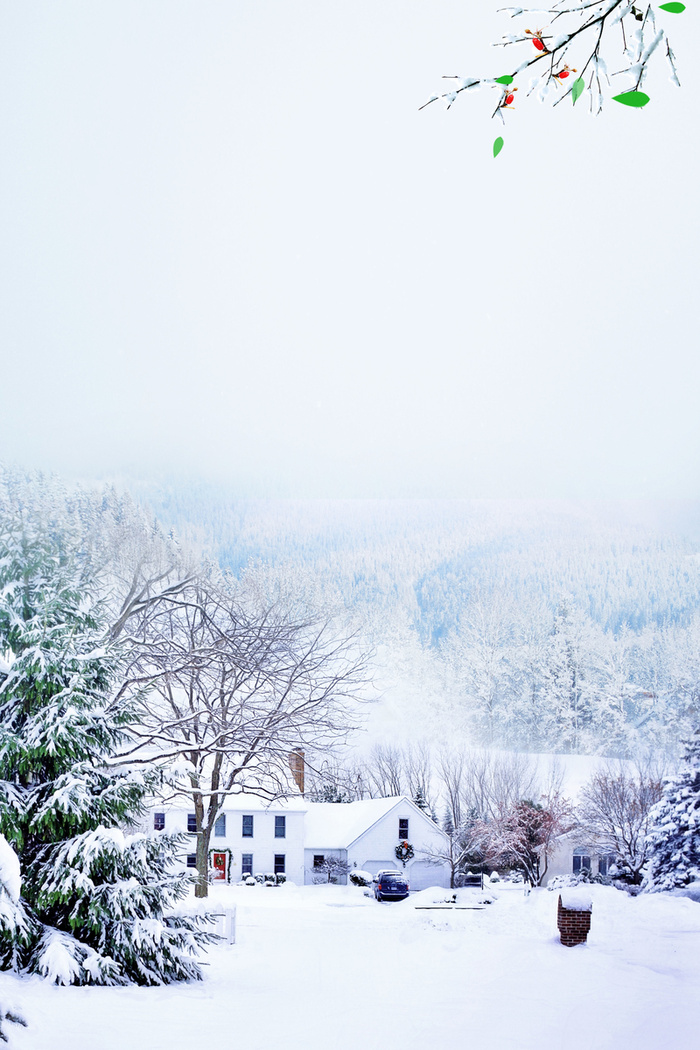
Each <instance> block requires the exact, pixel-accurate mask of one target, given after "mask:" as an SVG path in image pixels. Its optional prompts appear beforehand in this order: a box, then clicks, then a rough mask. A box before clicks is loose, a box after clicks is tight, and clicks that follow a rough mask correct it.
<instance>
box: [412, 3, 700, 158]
mask: <svg viewBox="0 0 700 1050" xmlns="http://www.w3.org/2000/svg"><path fill="white" fill-rule="evenodd" d="M657 8H658V11H659V12H663V13H664V15H666V14H670V15H676V14H681V13H682V12H683V11H684V10H685V6H684V4H682V3H664V4H659V5H657ZM503 10H504V11H505V12H506V13H508V14H510V17H511V18H521V17H523V16H525V15H533V14H534V13H535V11H534V10H533V9H525V8H522V7H511V8H503ZM536 13H537V14H539V15H545V16H547V19H548V21H547V24H546V25H545V26H544V28H542V29H523V30H521V31H520V32H519V33H516V34H513V35H509V36H505V37H504V38H503V39H502V40H501V41H500V42H499V44H497V45H496V46H497V47H498V46H500V47H510V46H512V45H515V44H527V45H529V47H530V48H533V49H534V54H533V52H532V50H530V51H529V52H526V53H525V57H524V58H523V60H522V61H521V62H520V63H519V65H517V66H516V67H515V68H514V69H513V70H512V71H511V72H510V73H506V74H504V75H503V76H499V77H481V78H475V77H459V76H448V77H444V78H443V79H444V80H453V81H455V82H456V83H455V84H454V86H453V88H452V89H451V90H449V91H445V92H443V93H442V94H441V95H433V96H432V98H429V99H428V101H427V102H425V103H424V104H423V105H422V106H420V109H425V107H426V106H429V105H430V104H431V103H432V102H438V101H440V100H442V101H443V102H444V103H445V104H446V106H447V108H448V109H449V108H450V107H451V106H452V104H453V103H454V102H455V100H456V99H457V98H458V96H459V95H461V94H462V93H463V92H465V91H472V90H474V89H475V88H479V87H491V88H494V89H496V90H497V91H498V100H497V102H496V106H495V109H494V111H493V114H492V116H494V117H496V116H498V117H499V118H500V119H501V121H502V122H503V123H504V124H505V122H506V117H505V114H506V113H507V112H509V111H511V110H512V109H513V108H514V102H515V92H516V91H517V90H518V87H523V86H525V85H524V84H523V80H524V78H525V75H526V73H527V72H528V71H530V73H531V74H533V73H534V74H536V75H535V76H534V77H533V76H531V77H530V79H529V82H528V84H527V86H526V90H525V92H524V93H525V94H526V95H532V94H533V93H534V92H537V96H538V98H539V99H540V101H544V100H545V99H547V98H548V97H549V96H551V95H552V94H553V95H554V96H556V97H554V99H553V104H554V105H555V106H557V105H559V103H560V102H563V101H564V99H566V98H571V101H572V104H574V105H575V104H576V102H577V101H578V100H579V98H581V96H582V95H587V96H588V99H589V105H590V110H591V112H592V113H595V114H598V113H600V112H601V110H602V108H603V101H604V97H605V95H606V93H607V89H608V88H610V87H611V77H618V76H626V77H628V78H629V80H628V84H629V85H630V86H628V87H627V89H626V90H624V91H622V92H619V93H618V94H615V95H612V99H613V101H614V102H619V103H621V104H622V105H626V106H631V107H632V108H635V109H641V108H643V107H644V106H645V105H646V104H647V103H648V102H649V101H650V100H649V96H648V95H647V94H646V93H645V92H644V91H642V90H641V87H642V85H643V83H644V80H645V78H646V76H647V72H648V67H649V61H650V59H651V57H652V55H653V54H654V53H655V52H658V51H659V48H662V50H665V53H666V58H667V61H668V64H669V68H670V77H671V80H672V81H673V83H674V84H676V85H677V86H678V87H680V81H679V79H678V74H677V72H676V64H675V55H674V54H673V51H672V49H671V45H670V42H669V40H668V37H667V35H666V30H665V28H664V26H663V25H657V14H656V12H655V9H654V7H653V6H652V5H651V4H649V5H648V7H647V8H646V10H645V11H643V10H641V9H640V8H638V7H636V6H635V3H634V2H631V0H578V2H577V0H573V2H572V0H559V2H558V3H555V4H554V5H553V7H551V8H545V9H539V8H538V9H536ZM556 30H561V31H560V32H557V31H556ZM662 45H664V46H663V47H662ZM620 49H621V51H622V63H621V64H622V68H621V69H618V70H616V71H615V72H613V73H611V74H609V73H608V67H607V61H610V59H611V57H612V55H614V54H615V53H617V54H618V55H619V53H620ZM604 52H605V57H604ZM606 58H607V61H606ZM569 62H571V63H572V64H569ZM574 62H576V63H577V64H576V65H574V64H573V63H574ZM575 74H578V75H575ZM517 78H520V81H521V83H520V84H519V85H516V84H515V81H516V79H517ZM502 148H503V139H502V138H501V137H499V138H497V139H496V141H495V143H494V150H493V154H494V157H495V156H498V154H499V153H500V151H501V149H502Z"/></svg>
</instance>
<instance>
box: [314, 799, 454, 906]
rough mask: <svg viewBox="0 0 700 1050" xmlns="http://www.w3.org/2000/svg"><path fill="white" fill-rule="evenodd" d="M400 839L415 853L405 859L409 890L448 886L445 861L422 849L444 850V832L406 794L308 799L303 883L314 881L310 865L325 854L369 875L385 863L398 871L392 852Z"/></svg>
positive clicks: (319, 862) (319, 861)
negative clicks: (344, 800) (343, 799)
mask: <svg viewBox="0 0 700 1050" xmlns="http://www.w3.org/2000/svg"><path fill="white" fill-rule="evenodd" d="M403 842H407V843H409V844H410V846H411V848H412V851H413V857H412V858H411V859H410V860H407V861H406V863H405V871H406V875H407V876H408V880H409V883H410V886H411V889H412V890H420V889H424V888H425V887H427V886H449V884H450V874H449V865H448V864H447V862H446V861H445V862H442V863H435V862H432V861H428V860H426V858H425V852H424V851H428V852H430V853H431V854H435V853H442V854H444V853H445V852H446V850H447V846H448V842H449V840H448V838H447V835H446V834H445V832H444V831H442V830H441V829H440V828H439V827H438V826H437V824H435V822H434V821H433V820H431V818H430V817H429V816H428V815H427V814H426V813H424V812H423V810H422V809H420V808H419V807H418V806H416V805H415V803H413V802H411V800H410V799H408V798H406V796H397V797H394V798H370V799H363V800H362V801H358V802H347V803H329V802H310V803H308V805H307V811H306V817H305V821H304V869H305V874H306V882H312V881H314V878H313V876H314V870H318V869H319V868H321V867H322V865H323V863H324V861H325V860H326V859H327V858H329V857H337V858H338V859H339V860H341V861H345V862H346V863H347V864H348V865H349V866H350V868H351V869H352V868H359V869H361V870H362V871H368V872H371V873H372V874H373V875H374V874H376V872H378V871H381V870H382V869H383V868H394V869H398V870H399V871H400V870H401V869H402V867H403V865H402V862H401V861H400V860H399V859H397V856H396V852H395V851H396V847H397V846H399V845H400V844H401V843H403ZM340 881H343V882H345V881H346V879H345V878H342V880H340Z"/></svg>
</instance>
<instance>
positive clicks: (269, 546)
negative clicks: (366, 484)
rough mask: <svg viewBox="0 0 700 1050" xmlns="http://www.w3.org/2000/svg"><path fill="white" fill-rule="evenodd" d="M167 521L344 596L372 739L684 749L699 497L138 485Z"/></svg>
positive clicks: (697, 664) (697, 583)
mask: <svg viewBox="0 0 700 1050" xmlns="http://www.w3.org/2000/svg"><path fill="white" fill-rule="evenodd" d="M136 491H137V492H138V495H139V498H141V499H142V500H143V501H144V502H145V503H147V504H148V505H150V506H151V507H152V508H153V509H154V511H155V513H156V514H157V516H158V518H159V519H160V520H161V522H162V523H163V524H164V526H165V527H168V528H170V527H172V528H174V529H175V531H176V532H177V533H179V534H180V535H182V536H183V537H186V538H187V539H188V540H189V541H190V542H192V543H194V544H196V545H199V546H201V547H202V548H204V549H207V550H209V551H211V552H212V554H213V555H214V556H215V557H216V558H217V559H218V560H219V562H220V563H221V565H222V566H224V567H226V568H228V569H230V570H231V571H232V572H233V573H236V574H238V573H241V572H242V571H243V570H244V569H245V567H246V566H250V565H251V564H253V563H257V564H263V565H265V566H266V567H268V569H269V570H270V572H271V573H272V574H273V575H275V574H276V575H277V576H279V577H285V578H287V579H291V580H292V581H293V582H294V585H295V586H296V587H297V589H298V590H300V591H304V592H305V593H307V594H309V596H310V597H311V598H312V599H313V600H314V601H315V602H317V603H319V602H321V603H325V604H327V605H330V606H334V607H337V606H342V607H343V608H344V609H346V610H347V611H348V613H349V614H350V615H351V617H352V618H353V620H354V621H355V622H356V623H357V624H358V625H359V626H360V628H361V630H362V632H363V634H364V635H365V636H366V638H367V640H368V642H369V643H370V644H371V645H372V646H374V649H375V652H376V657H375V664H374V666H375V672H376V683H377V686H378V688H379V690H380V692H381V695H382V701H381V702H380V703H379V704H378V705H377V708H376V710H374V711H373V713H372V715H371V718H370V729H371V733H372V736H373V738H375V737H377V738H379V739H382V740H386V739H388V738H390V739H391V740H392V741H395V740H396V739H397V737H398V738H403V739H405V740H408V741H411V740H413V741H416V740H418V739H420V740H426V739H427V740H429V741H437V742H439V741H441V740H444V739H445V738H446V737H450V738H453V739H454V737H455V735H456V736H457V737H458V738H460V739H462V740H463V741H465V742H468V743H471V744H473V745H487V746H500V747H507V748H512V749H522V750H528V751H536V752H541V751H550V752H569V753H604V754H611V755H620V756H627V755H631V754H634V753H637V752H639V751H640V750H647V749H648V748H650V747H651V748H662V749H663V750H665V751H666V752H667V753H668V754H669V755H676V754H677V753H678V748H679V743H678V741H679V739H680V738H681V737H683V736H684V735H687V733H688V732H689V731H690V727H691V726H692V724H693V719H694V718H696V717H697V714H698V711H699V709H700V507H698V505H697V504H696V503H685V504H683V503H677V504H651V503H646V504H644V503H641V502H635V501H629V502H619V503H606V502H601V501H598V502H595V501H594V502H590V503H586V502H575V503H565V502H556V501H554V502H536V501H500V502H499V501H486V500H482V501H480V500H472V501H466V500H465V501H462V500H446V501H430V500H416V501H406V500H394V501H389V500H386V501H383V500H377V501H369V500H367V501H364V500H345V501H341V500H336V501H321V500H317V501H301V500H300V501H292V500H288V501H282V500H269V501H262V500H243V499H234V498H231V496H230V494H228V493H226V492H225V491H224V490H218V489H216V488H211V487H206V486H203V485H197V486H192V487H180V488H178V487H176V486H162V487H156V486H149V487H147V488H141V489H138V488H137V490H136Z"/></svg>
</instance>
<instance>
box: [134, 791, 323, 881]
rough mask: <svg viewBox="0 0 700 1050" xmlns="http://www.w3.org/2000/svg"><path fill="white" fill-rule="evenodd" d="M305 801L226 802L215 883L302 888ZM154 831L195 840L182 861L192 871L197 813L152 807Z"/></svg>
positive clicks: (216, 841) (250, 798)
mask: <svg viewBox="0 0 700 1050" xmlns="http://www.w3.org/2000/svg"><path fill="white" fill-rule="evenodd" d="M306 808H307V804H306V803H305V802H304V800H303V798H297V797H295V798H291V799H278V800H277V801H275V802H267V801H266V800H265V799H262V798H258V797H257V796H256V795H235V796H231V797H229V798H228V799H227V804H226V805H225V806H224V809H223V812H222V813H220V814H219V816H218V818H217V821H216V824H215V826H214V832H213V834H212V837H211V841H210V844H209V846H210V851H209V858H210V867H211V868H213V870H214V872H215V876H214V877H215V878H219V879H221V880H222V881H226V882H240V880H241V879H242V878H245V876H246V875H255V874H258V873H260V874H263V875H267V874H273V875H284V876H285V877H286V878H287V879H289V880H290V882H296V883H299V884H301V883H303V882H304V814H305V812H306ZM150 827H151V828H152V829H153V830H155V831H171V832H173V831H181V832H183V831H184V832H187V833H188V834H189V835H190V836H191V839H190V841H191V848H190V849H188V850H187V854H186V857H185V858H184V860H185V862H186V864H187V867H188V868H195V867H196V862H197V856H196V848H197V837H196V831H197V829H196V824H195V814H194V810H188V809H186V808H184V807H183V806H181V805H178V806H169V807H168V806H162V807H159V806H156V807H154V810H153V814H152V820H151V822H150Z"/></svg>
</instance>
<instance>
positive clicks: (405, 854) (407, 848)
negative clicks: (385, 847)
mask: <svg viewBox="0 0 700 1050" xmlns="http://www.w3.org/2000/svg"><path fill="white" fill-rule="evenodd" d="M394 853H395V854H396V859H397V860H400V861H401V863H402V864H403V866H404V868H405V867H406V861H409V860H413V857H414V856H415V851H414V849H413V846H412V845H411V843H410V842H406V840H405V839H404V841H403V842H399V844H398V846H397V847H396V849H395V850H394Z"/></svg>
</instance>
